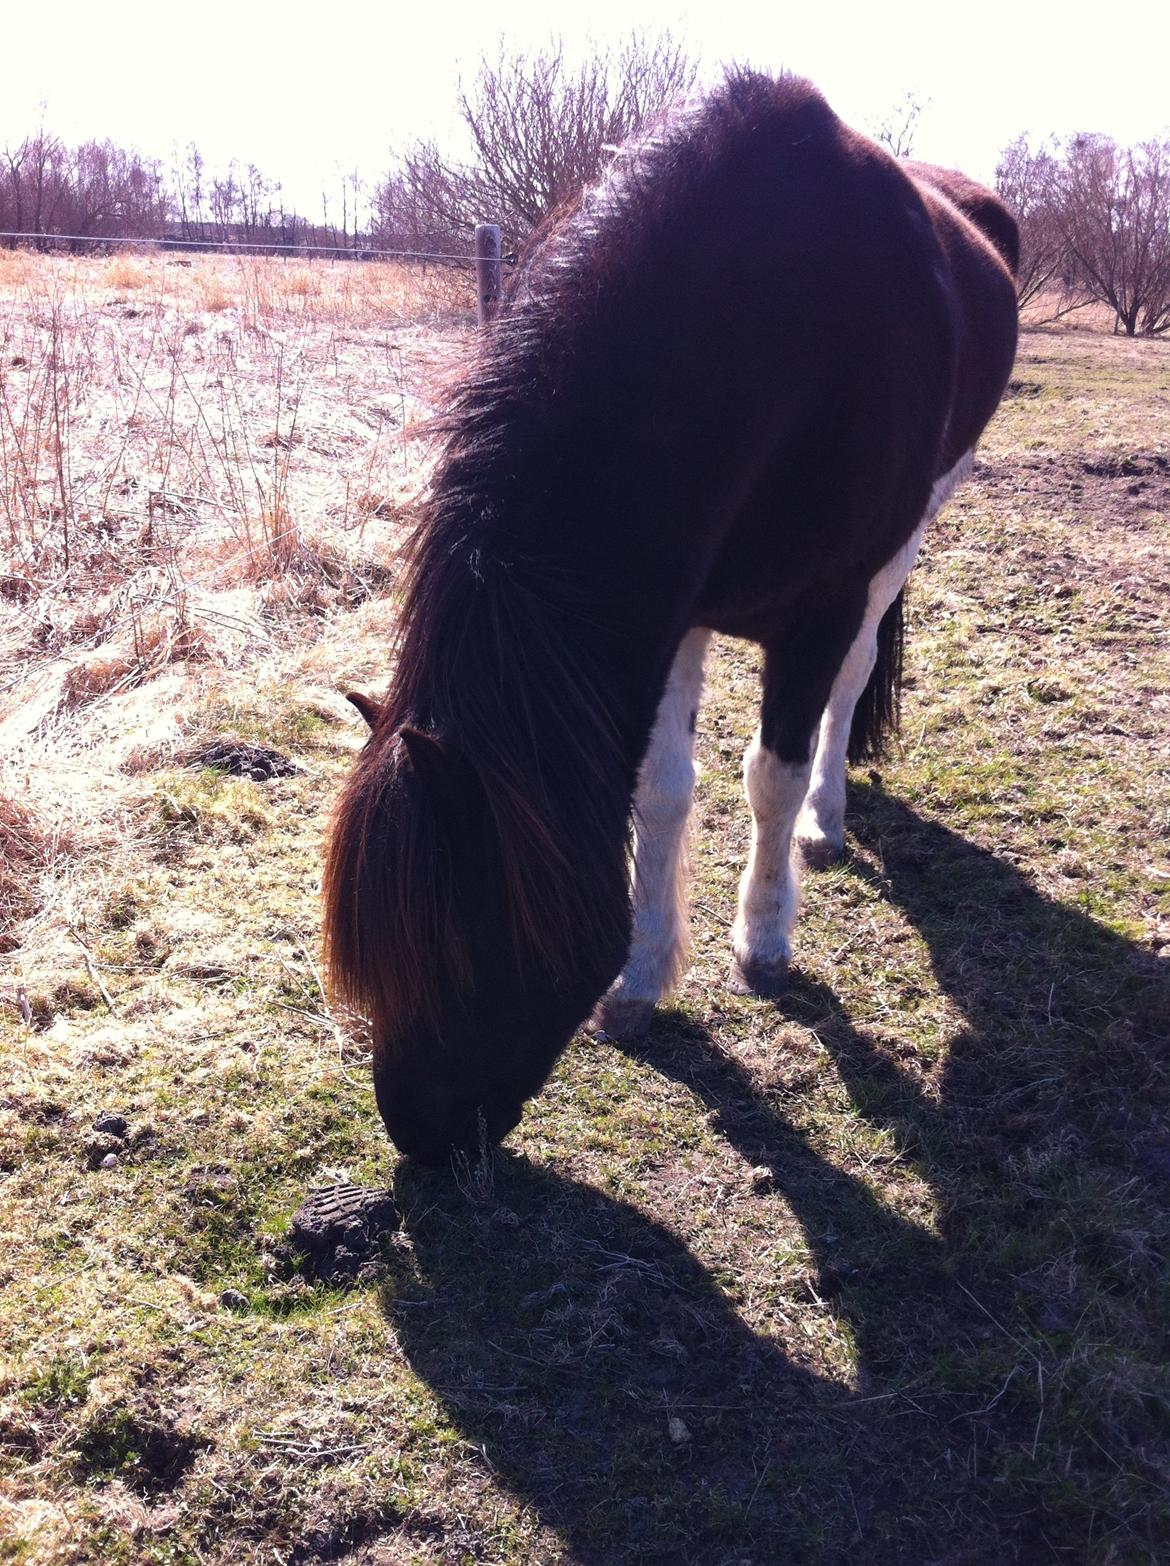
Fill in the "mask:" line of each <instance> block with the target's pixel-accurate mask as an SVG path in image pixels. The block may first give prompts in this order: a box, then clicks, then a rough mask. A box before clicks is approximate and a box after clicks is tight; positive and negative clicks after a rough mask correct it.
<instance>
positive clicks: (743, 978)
mask: <svg viewBox="0 0 1170 1566" xmlns="http://www.w3.org/2000/svg"><path fill="white" fill-rule="evenodd" d="M727 987H728V989H729V990H731V991H732V992H733V994H735V995H760V996H763V998H764V999H765V1000H774V999H775V998H776V996H778V995H780V994H782V993H783V991H784V990H785V989H787V987H788V964H787V963H786V962H749V963H741V962H739V961H733V962H732V964H731V972H730V973H729V974H728V975H727Z"/></svg>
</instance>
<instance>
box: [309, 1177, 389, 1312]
mask: <svg viewBox="0 0 1170 1566" xmlns="http://www.w3.org/2000/svg"><path fill="white" fill-rule="evenodd" d="M396 1216H397V1213H396V1209H395V1206H394V1198H393V1197H392V1196H391V1195H390V1193H389V1191H386V1190H381V1189H379V1188H377V1187H366V1186H360V1185H352V1184H349V1183H348V1182H346V1183H343V1184H341V1185H332V1186H326V1187H325V1188H323V1189H322V1190H320V1191H313V1192H311V1193H310V1195H309V1196H308V1197H307V1198H306V1199H305V1201H304V1202H303V1203H302V1205H301V1206H300V1207H299V1208H298V1209H297V1211H296V1212H295V1213H294V1214H293V1220H292V1225H291V1228H290V1231H289V1244H290V1247H291V1248H292V1249H293V1250H295V1251H299V1252H301V1253H302V1261H301V1265H300V1267H299V1268H298V1269H297V1270H298V1271H299V1272H300V1274H301V1276H302V1277H306V1278H312V1279H315V1280H317V1281H318V1282H320V1283H327V1284H330V1285H333V1286H335V1287H337V1286H342V1287H343V1286H344V1285H346V1284H349V1283H365V1282H371V1281H373V1280H374V1279H375V1278H376V1277H378V1276H380V1274H381V1271H382V1245H381V1242H382V1239H383V1236H384V1235H385V1233H386V1231H387V1229H388V1228H389V1227H390V1225H391V1224H392V1223H393V1222H394V1221H395V1219H396Z"/></svg>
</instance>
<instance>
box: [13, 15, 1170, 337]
mask: <svg viewBox="0 0 1170 1566" xmlns="http://www.w3.org/2000/svg"><path fill="white" fill-rule="evenodd" d="M697 74H698V73H697V66H696V63H695V61H694V60H692V59H691V58H690V57H689V55H688V54H687V51H686V49H685V48H684V47H683V46H681V45H680V44H678V43H677V42H676V41H675V40H674V39H673V38H672V37H671V36H670V35H669V34H664V35H662V36H660V37H656V38H648V37H646V36H644V35H633V36H631V38H630V39H629V40H627V42H626V43H624V44H623V45H621V46H619V47H617V48H616V49H613V50H610V51H606V52H602V53H598V54H596V55H594V56H592V57H591V58H589V59H587V60H585V61H583V62H581V63H577V64H573V63H571V62H570V61H569V60H568V59H567V57H566V55H565V54H564V51H563V50H562V49H561V47H560V46H559V45H556V44H553V45H550V46H548V47H546V48H544V49H538V50H535V51H531V52H527V53H525V52H514V51H511V52H510V51H508V50H506V49H505V48H504V46H503V45H501V47H500V49H499V51H498V53H497V54H496V55H495V56H494V57H492V58H487V57H485V58H484V59H483V60H482V61H481V63H480V67H479V70H478V72H477V74H476V76H475V77H474V79H473V80H472V81H471V82H470V83H467V84H465V85H464V86H461V88H460V90H459V95H458V100H457V108H458V113H459V117H460V119H461V121H462V123H463V126H464V129H465V131H466V142H467V148H468V150H467V152H466V154H465V155H464V156H463V157H462V158H456V157H452V156H450V155H449V154H448V153H447V152H446V151H444V150H443V149H442V148H441V147H440V146H439V145H438V143H437V142H435V141H434V140H426V139H423V140H418V141H416V142H414V143H413V144H412V145H409V146H407V147H406V148H404V149H403V150H401V151H400V152H399V154H398V155H397V156H396V157H395V158H394V159H393V162H392V164H391V167H390V168H389V169H388V170H387V171H386V172H385V173H384V174H383V175H382V176H381V178H379V179H377V180H375V181H373V182H372V183H371V184H367V183H366V182H365V181H364V180H363V179H362V178H361V176H360V174H359V173H357V172H356V171H355V172H353V173H349V174H340V173H339V175H338V177H337V181H336V183H335V185H334V188H333V189H332V190H329V191H324V192H322V200H321V211H320V214H319V215H318V214H317V213H313V214H311V215H310V214H307V213H303V212H298V211H295V210H292V209H291V208H289V207H288V206H286V203H285V200H284V195H283V192H282V187H281V185H280V183H279V181H277V180H273V179H270V178H269V177H267V176H266V175H264V174H263V173H262V172H261V171H260V170H259V169H258V168H256V166H255V165H254V164H250V163H249V164H240V163H237V162H233V163H232V164H230V165H229V167H228V168H227V169H226V170H222V171H218V172H216V171H211V170H208V168H207V167H206V166H205V163H204V160H203V157H202V155H201V153H200V152H199V149H198V148H197V146H195V145H194V144H192V145H191V146H189V147H188V148H187V149H186V151H185V153H183V154H182V155H177V156H176V157H174V158H173V159H172V161H171V163H170V164H169V165H164V164H163V163H162V162H161V161H159V160H157V159H151V158H145V157H143V156H141V155H140V154H139V153H137V152H134V151H131V150H128V149H125V148H121V147H117V146H115V145H114V144H113V143H112V142H109V141H88V142H84V143H82V144H81V145H79V146H76V147H69V146H66V145H65V144H64V143H62V142H61V141H60V140H59V139H58V138H57V137H55V136H53V135H51V134H48V133H47V132H46V131H45V130H44V129H41V130H39V131H38V132H37V133H36V134H35V135H33V136H30V137H27V138H26V139H25V140H24V141H22V142H21V143H20V144H19V145H17V146H9V147H5V148H4V149H3V153H2V155H0V231H5V232H20V233H30V234H33V235H36V236H45V238H46V242H47V236H50V235H54V234H56V235H74V236H79V237H78V238H77V239H75V240H73V241H71V242H72V243H73V244H74V246H75V248H77V247H80V246H81V245H83V244H90V245H92V244H94V243H95V242H97V243H100V242H103V241H114V240H121V239H142V240H146V239H150V240H155V241H159V242H162V243H170V244H178V245H182V244H195V243H207V242H217V243H223V242H227V243H229V244H237V245H245V246H246V245H248V244H272V245H276V246H278V247H280V248H281V249H285V250H288V251H295V250H297V249H301V248H304V247H308V246H328V247H336V248H337V249H339V250H345V251H349V252H352V253H353V254H355V255H360V254H361V253H363V252H364V251H370V250H395V251H413V252H422V253H426V254H436V253H437V254H442V255H447V254H451V255H460V256H461V255H466V254H467V253H468V252H469V249H470V243H471V234H472V231H473V230H474V227H475V225H476V223H479V222H484V221H491V222H497V223H499V224H500V225H501V228H502V229H503V233H504V243H505V248H506V249H509V250H515V249H518V248H519V247H520V246H521V245H523V243H524V241H525V239H526V238H527V236H528V235H529V234H530V233H531V232H532V231H533V229H535V228H536V227H537V226H538V225H539V224H540V223H541V222H542V221H543V220H544V219H545V218H546V217H547V216H548V215H549V214H550V213H551V212H554V211H555V210H556V209H557V208H558V207H559V206H561V205H563V204H564V203H566V202H568V201H570V200H572V198H573V197H574V196H575V195H576V193H577V192H578V191H579V190H580V189H581V187H582V186H583V185H584V184H586V183H588V182H589V181H590V180H592V179H594V178H596V176H597V174H598V173H599V172H600V170H601V169H602V168H603V167H604V165H605V162H606V160H607V158H608V157H609V155H610V152H611V150H612V149H613V148H614V147H615V146H616V145H618V144H619V143H621V142H622V141H624V140H625V139H626V138H627V137H629V136H630V135H633V134H636V133H637V132H638V131H639V130H640V129H641V128H642V127H644V126H645V125H646V124H647V122H648V121H649V120H650V119H651V118H652V117H653V116H654V115H655V114H656V113H658V112H659V110H660V109H661V107H662V106H663V105H664V104H667V103H670V102H672V101H676V100H677V99H679V98H681V97H684V96H685V95H686V94H687V93H688V92H689V91H690V90H691V89H692V88H693V87H694V85H695V82H696V79H697ZM923 107H924V104H923V103H922V101H921V100H920V99H918V98H917V97H915V95H914V94H910V93H908V94H906V95H905V96H904V97H903V99H902V100H900V102H899V104H898V105H896V106H895V107H894V108H893V109H892V111H891V113H890V114H889V115H887V116H886V118H885V119H884V120H883V121H882V122H880V123H879V124H878V125H876V126H875V127H873V130H874V134H875V135H876V136H877V138H878V139H879V140H881V141H883V142H885V144H886V145H887V146H888V147H889V148H890V150H891V151H892V152H894V153H895V154H897V155H907V154H909V153H910V152H911V151H912V150H913V143H914V140H915V132H916V129H917V122H918V118H919V116H920V114H921V112H922V109H923ZM996 186H997V189H998V191H999V193H1000V195H1002V196H1003V197H1004V199H1005V200H1006V201H1007V202H1008V204H1009V205H1010V206H1011V207H1012V208H1013V210H1014V211H1015V213H1016V215H1017V217H1018V219H1019V222H1020V230H1021V240H1022V257H1021V267H1020V277H1019V296H1020V302H1021V304H1028V303H1032V302H1035V301H1039V300H1043V301H1044V302H1045V303H1046V304H1047V305H1048V306H1049V307H1050V313H1051V314H1052V315H1054V316H1056V315H1061V314H1065V313H1067V312H1069V311H1071V310H1075V309H1078V308H1080V307H1082V306H1083V305H1085V304H1088V303H1092V302H1097V303H1101V304H1104V305H1106V306H1108V307H1109V309H1111V310H1112V311H1113V313H1114V319H1115V328H1116V329H1117V330H1118V331H1124V332H1126V333H1127V334H1129V335H1130V336H1134V335H1138V334H1142V335H1147V336H1153V335H1157V334H1160V333H1162V332H1165V331H1168V330H1170V135H1167V136H1163V137H1161V138H1155V139H1153V140H1150V141H1146V142H1142V143H1140V144H1139V145H1137V146H1133V147H1123V146H1119V145H1118V144H1117V143H1116V142H1114V141H1112V140H1111V139H1110V138H1108V137H1105V136H1097V135H1088V134H1086V135H1080V136H1074V137H1069V138H1067V139H1065V140H1064V141H1057V140H1054V139H1051V140H1049V141H1047V142H1044V143H1041V144H1039V145H1037V146H1033V145H1032V143H1031V142H1030V140H1029V139H1028V138H1027V137H1025V136H1020V137H1018V138H1017V139H1016V140H1015V141H1013V142H1012V143H1011V144H1010V145H1009V146H1007V147H1006V148H1005V149H1004V150H1003V152H1002V154H1001V155H1000V159H999V164H998V168H997V171H996ZM3 242H4V241H0V243H3ZM34 242H35V241H34Z"/></svg>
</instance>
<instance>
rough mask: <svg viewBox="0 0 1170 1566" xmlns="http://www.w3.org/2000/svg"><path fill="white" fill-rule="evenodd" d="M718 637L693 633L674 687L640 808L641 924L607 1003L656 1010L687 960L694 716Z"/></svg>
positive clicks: (637, 908) (645, 765)
mask: <svg viewBox="0 0 1170 1566" xmlns="http://www.w3.org/2000/svg"><path fill="white" fill-rule="evenodd" d="M710 636H711V633H710V631H708V630H705V629H703V628H701V627H700V628H698V629H696V630H693V631H688V633H687V634H686V636H684V637H683V639H682V642H681V643H680V644H679V649H678V652H677V654H676V655H675V660H674V666H673V667H672V669H671V671H670V678H669V679H668V680H667V682H666V690H665V691H664V692H663V696H662V701H661V702H660V704H659V707H658V716H657V718H656V719H655V721H654V731H653V733H652V734H651V736H650V746H649V749H648V750H647V752H646V756H645V759H644V760H643V762H642V769H641V771H640V773H639V774H638V792H637V796H636V799H635V804H634V868H633V883H634V927H633V937H632V939H631V942H630V954H629V956H628V957H627V959H626V965H625V967H624V969H623V970H622V973H621V976H620V977H619V978H618V979H617V980H616V982H615V983H614V985H613V987H612V988H611V989H610V991H609V995H608V996H607V997H606V1004H607V1005H609V1006H614V1005H622V1004H629V1005H636V1006H637V1005H640V1006H646V1007H651V1006H654V1005H655V1004H656V1003H657V1002H658V1001H659V1000H660V999H661V998H662V996H663V995H665V994H666V993H667V991H668V990H669V989H670V988H671V986H672V985H673V984H674V982H675V980H676V979H677V978H678V976H679V973H680V972H681V970H682V966H683V962H684V958H685V955H686V939H685V936H686V874H685V871H686V854H685V851H684V849H685V837H686V826H687V821H688V819H689V817H690V811H691V795H692V793H693V790H694V784H695V765H694V759H693V757H694V747H695V735H694V716H695V713H696V711H697V709H698V706H699V698H700V696H701V695H702V690H703V658H704V655H705V653H706V651H707V643H708V641H709V640H710Z"/></svg>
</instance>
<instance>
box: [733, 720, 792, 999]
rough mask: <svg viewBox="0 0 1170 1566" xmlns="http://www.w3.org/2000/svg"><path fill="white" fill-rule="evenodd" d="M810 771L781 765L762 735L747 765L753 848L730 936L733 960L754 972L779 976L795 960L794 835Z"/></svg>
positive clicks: (752, 747)
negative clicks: (762, 741)
mask: <svg viewBox="0 0 1170 1566" xmlns="http://www.w3.org/2000/svg"><path fill="white" fill-rule="evenodd" d="M808 778H809V766H808V763H807V762H805V763H804V764H803V765H794V764H793V763H791V762H787V761H781V760H780V758H779V757H778V756H775V755H773V753H772V752H771V751H770V750H766V749H765V748H764V746H763V745H762V744H761V743H760V731H759V730H758V729H757V730H756V734H755V738H754V739H753V740H752V742H751V744H750V745H749V746H748V748H747V752H746V754H745V756H744V759H743V780H744V788H745V790H746V792H747V797H748V804H749V805H750V806H751V810H752V846H751V852H750V854H749V855H748V862H747V869H746V870H745V871H744V873H743V878H742V880H741V881H740V883H739V909H738V912H737V914H736V917H735V924H734V926H733V927H732V932H731V945H732V950H733V951H734V952H735V959H736V961H737V962H738V963H739V965H740V967H741V969H743V971H744V972H745V974H747V973H750V970H751V969H753V968H754V969H757V970H762V971H763V972H765V973H767V972H779V971H780V970H781V969H783V968H784V967H786V966H787V964H788V961H789V958H790V957H791V956H792V940H791V936H792V925H793V922H794V921H795V919H796V905H797V894H798V883H797V878H796V872H795V868H794V866H793V864H792V829H793V826H794V824H795V822H796V815H797V811H798V810H799V809H800V804H801V801H802V800H803V798H804V795H805V790H806V788H807V787H808Z"/></svg>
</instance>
